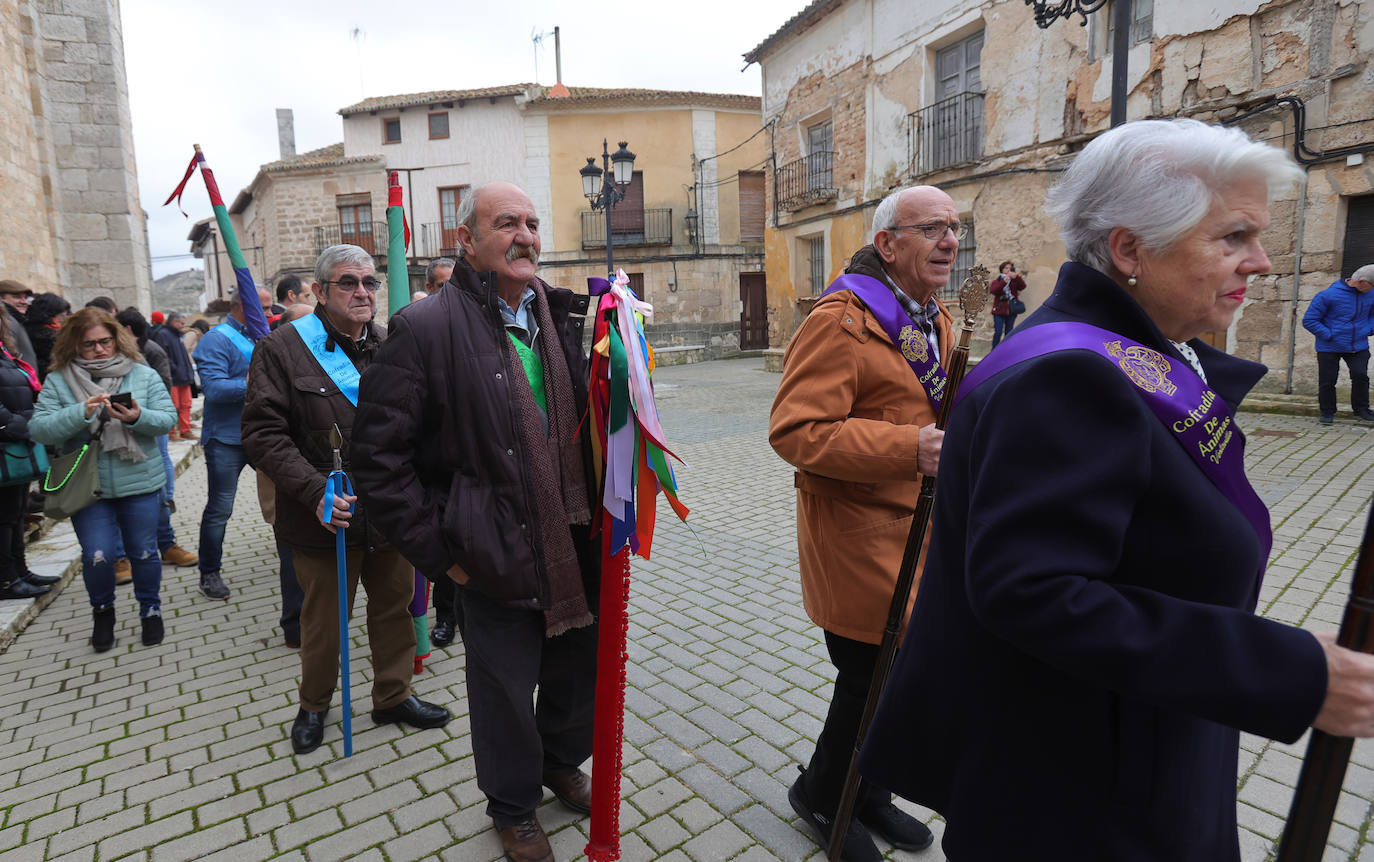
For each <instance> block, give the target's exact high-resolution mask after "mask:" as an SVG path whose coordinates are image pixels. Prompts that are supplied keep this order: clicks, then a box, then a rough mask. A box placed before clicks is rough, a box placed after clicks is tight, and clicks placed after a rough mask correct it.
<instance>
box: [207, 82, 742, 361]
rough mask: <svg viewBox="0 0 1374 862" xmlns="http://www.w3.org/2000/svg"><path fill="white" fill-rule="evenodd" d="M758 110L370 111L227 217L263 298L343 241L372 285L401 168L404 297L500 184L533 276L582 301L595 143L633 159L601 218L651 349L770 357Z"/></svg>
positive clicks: (591, 96)
mask: <svg viewBox="0 0 1374 862" xmlns="http://www.w3.org/2000/svg"><path fill="white" fill-rule="evenodd" d="M553 92H557V93H558V95H553ZM759 107H760V102H759V99H758V98H757V97H753V96H738V95H728V94H717V93H693V92H675V91H663V90H635V89H616V90H606V89H598V88H576V87H574V88H571V89H569V88H567V87H561V88H558V89H557V90H553V89H552V88H545V87H541V86H539V85H535V84H514V85H510V86H506V87H491V88H484V89H481V90H443V91H432V92H425V93H411V94H400V95H394V96H381V97H374V98H369V99H365V100H363V101H362V102H359V103H357V104H354V105H350V106H348V107H346V108H343V109H341V110H340V111H339V113H340V114H341V115H342V117H343V132H344V140H343V143H341V144H334V145H332V146H329V147H325V148H322V149H320V150H316V151H314V152H311V153H304V154H301V155H293V156H286V157H283V158H282V159H280V160H278V161H276V162H272V163H269V164H266V165H263V166H262V167H261V169H260V170H259V172H258V174H257V176H256V177H255V178H254V180H253V182H252V184H250V185H249V186H248V188H246V189H244V190H243V191H242V192H240V193H239V195H238V197H237V198H236V199H235V200H234V202H233V203H232V204H231V205H230V207H229V210H230V214H231V218H232V219H233V220H234V221H235V228H236V231H237V233H238V236H239V240H240V244H241V245H242V246H243V251H244V256H245V258H247V260H248V264H249V267H250V269H252V271H253V273H254V275H255V276H257V277H258V278H260V279H262V280H263V282H264V283H274V282H275V281H276V280H277V279H278V278H280V277H281V276H283V275H285V274H287V273H296V274H299V275H302V276H303V277H304V276H305V275H307V274H308V273H309V272H310V270H311V268H312V267H313V265H314V261H315V257H316V256H317V255H318V253H319V251H320V250H321V249H322V248H324V247H325V246H327V245H332V244H333V243H336V242H340V241H344V242H355V243H357V244H359V245H362V246H363V247H365V248H368V249H369V250H370V251H372V252H373V254H374V257H376V258H377V259H378V268H379V269H382V270H384V269H385V268H386V265H387V261H386V259H385V258H386V251H387V249H386V247H385V246H386V239H385V237H386V228H385V224H384V222H385V209H386V174H387V171H388V170H400V181H401V185H402V188H403V189H404V190H405V210H406V215H407V218H408V219H409V220H410V222H411V236H412V245H411V248H410V251H411V257H410V262H409V267H408V273H409V280H410V283H409V285H408V292H410V291H414V290H417V289H419V288H420V286H421V284H422V283H423V273H424V269H425V267H426V266H427V264H428V263H429V261H430V260H432V259H434V258H435V257H441V256H447V257H453V256H455V255H456V251H457V226H458V224H457V220H456V216H457V210H458V207H459V205H460V204H461V202H462V200H463V199H464V198H466V196H467V195H468V194H470V192H471V190H472V189H473V188H475V187H476V186H478V185H481V184H483V183H486V182H491V181H493V180H508V181H511V182H515V183H517V184H519V185H521V186H522V187H524V188H525V189H526V190H527V191H528V192H529V195H530V197H531V199H532V200H533V201H534V204H535V208H536V211H538V212H539V213H540V215H541V217H542V225H541V229H540V236H541V240H542V246H543V267H544V270H543V274H544V277H545V278H546V279H548V280H549V281H550V282H552V283H555V284H558V285H561V286H565V287H570V288H573V289H575V290H585V289H586V279H587V277H588V276H593V275H605V268H606V267H605V248H606V236H605V234H606V229H605V219H604V214H603V213H592V212H591V211H590V208H589V205H588V202H587V200H586V199H585V198H584V197H583V194H582V186H581V178H580V175H579V173H578V171H579V170H580V169H581V168H582V167H584V165H585V164H586V157H587V156H591V155H596V156H597V164H598V165H599V164H600V153H601V144H602V141H603V139H606V138H615V139H617V140H621V139H623V140H627V141H629V142H630V146H631V148H632V149H633V150H634V151H636V152H637V153H638V154H639V155H638V158H637V159H636V162H635V180H634V182H633V183H632V187H631V189H630V191H631V194H630V195H629V196H628V197H627V198H626V200H625V201H623V202H621V203H620V204H618V205H617V206H616V207H615V209H614V210H613V211H612V249H613V251H614V254H615V258H616V261H617V264H618V265H620V266H622V267H623V268H624V269H625V270H626V272H627V274H629V276H630V278H631V280H632V283H633V284H634V286H635V287H636V289H637V290H638V291H640V293H641V294H642V295H647V298H648V300H649V301H650V302H651V303H653V304H654V306H655V316H654V319H653V321H652V322H651V323H650V324H649V331H650V333H651V339H652V340H653V343H654V344H655V346H656V347H659V348H660V354H661V359H662V361H664V362H665V363H669V362H674V361H678V360H684V359H699V358H708V357H714V356H723V355H729V354H732V353H736V352H738V351H739V350H740V349H741V347H742V346H744V347H754V348H762V347H765V346H766V345H767V340H766V339H767V333H766V316H765V307H766V305H765V287H764V272H763V213H764V205H763V196H764V191H763V185H764V179H763V174H762V169H763V166H764V160H765V157H766V146H765V140H764V138H763V136H762V135H761V134H759V131H760V129H759ZM611 148H612V149H615V148H616V144H615V143H612V144H611ZM214 233H215V231H214V224H213V222H210V223H207V224H206V225H204V226H203V227H202V226H198V228H197V229H193V231H192V236H191V237H189V238H190V239H191V240H192V242H193V245H194V246H195V248H197V249H199V251H198V254H200V255H205V256H213V255H214V246H215V240H214ZM208 271H209V268H208V267H207V272H208ZM224 271H225V272H228V269H227V267H226V268H224ZM212 278H213V276H211V275H207V279H212ZM378 307H379V308H381V309H384V308H386V307H387V298H386V296H385V295H379V297H378ZM751 312H752V316H751ZM751 337H752V338H753V343H751V342H750V338H751Z"/></svg>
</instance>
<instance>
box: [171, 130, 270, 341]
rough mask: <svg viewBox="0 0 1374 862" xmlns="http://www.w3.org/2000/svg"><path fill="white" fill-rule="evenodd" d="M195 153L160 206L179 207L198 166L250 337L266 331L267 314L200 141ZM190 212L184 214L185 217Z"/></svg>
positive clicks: (195, 145) (259, 335)
mask: <svg viewBox="0 0 1374 862" xmlns="http://www.w3.org/2000/svg"><path fill="white" fill-rule="evenodd" d="M193 146H194V147H195V148H196V154H195V156H193V157H192V158H191V164H189V165H187V167H186V174H185V176H183V177H182V178H181V182H180V183H177V187H176V188H175V189H173V190H172V193H171V194H170V195H168V196H167V200H165V201H163V202H162V205H163V206H167V204H169V203H171V202H172V201H176V202H177V208H178V209H180V208H181V195H182V192H184V191H185V190H186V183H187V182H188V181H189V180H190V179H191V174H193V173H195V171H196V168H200V175H201V177H202V178H204V180H205V191H206V192H208V193H209V195H210V206H211V207H212V208H213V209H214V211H215V223H216V224H218V225H219V233H220V236H221V237H223V238H224V250H225V251H226V252H228V253H229V265H230V266H232V267H233V268H234V280H235V281H237V282H238V289H239V296H241V297H243V323H244V327H245V328H246V329H247V330H248V337H249V338H251V339H252V340H254V341H257V340H258V339H259V338H262V337H263V336H265V335H267V333H268V332H269V331H270V327H268V325H267V315H266V314H264V313H263V311H262V305H261V303H259V302H258V288H257V285H256V284H254V283H253V274H252V273H250V272H249V271H248V263H247V262H246V261H245V260H244V259H243V252H242V251H241V250H240V249H239V240H238V237H237V236H236V235H235V234H234V226H233V224H231V223H230V221H229V211H228V210H227V209H225V208H224V198H222V197H220V194H219V185H218V184H217V183H216V182H215V174H214V172H213V171H211V170H210V166H209V165H208V164H206V162H205V154H204V153H202V152H201V151H200V144H194V145H193ZM181 214H182V215H186V210H181ZM189 217H190V216H187V218H189Z"/></svg>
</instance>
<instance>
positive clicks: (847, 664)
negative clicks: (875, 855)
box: [802, 632, 892, 817]
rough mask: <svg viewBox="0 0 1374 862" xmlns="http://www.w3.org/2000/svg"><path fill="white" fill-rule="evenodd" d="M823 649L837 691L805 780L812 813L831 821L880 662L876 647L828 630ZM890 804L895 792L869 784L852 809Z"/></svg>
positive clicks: (804, 783) (865, 784)
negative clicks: (833, 668) (874, 669)
mask: <svg viewBox="0 0 1374 862" xmlns="http://www.w3.org/2000/svg"><path fill="white" fill-rule="evenodd" d="M825 647H826V649H827V650H829V651H830V661H831V662H832V663H833V664H834V665H835V671H836V673H835V693H834V694H833V695H832V696H831V698H830V710H829V712H827V713H826V715H825V725H824V726H823V727H822V728H821V735H820V736H819V737H818V738H817V739H816V752H815V753H814V754H812V755H811V763H810V764H809V765H808V766H807V767H806V775H805V776H804V777H803V778H802V794H803V795H804V796H805V797H806V799H807V801H808V802H810V803H811V806H812V810H813V811H815V812H816V813H818V814H824V815H826V816H827V817H833V816H834V814H835V810H836V809H838V808H839V807H840V794H841V793H842V792H843V791H844V779H845V775H847V774H848V772H849V761H850V760H851V759H852V758H853V756H854V741H855V740H856V739H858V736H859V723H860V722H861V721H862V720H863V714H864V702H865V701H867V700H868V689H869V685H870V684H871V683H872V682H873V668H874V666H875V665H877V663H878V646H877V644H866V643H864V642H862V641H856V640H850V639H849V638H846V637H840V636H839V635H837V634H833V633H832V632H826V633H825ZM891 801H892V794H890V793H886V792H884V791H882V790H880V789H878V788H875V787H873V786H872V785H871V784H869V783H868V782H867V781H865V782H863V783H862V784H860V785H859V797H858V800H857V801H856V802H855V804H854V810H855V811H856V812H857V811H865V810H868V809H870V808H873V807H876V806H879V805H883V804H885V803H888V802H891Z"/></svg>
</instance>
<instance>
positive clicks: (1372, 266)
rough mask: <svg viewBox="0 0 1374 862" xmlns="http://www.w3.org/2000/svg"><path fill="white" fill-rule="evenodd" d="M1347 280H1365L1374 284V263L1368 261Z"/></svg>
mask: <svg viewBox="0 0 1374 862" xmlns="http://www.w3.org/2000/svg"><path fill="white" fill-rule="evenodd" d="M1347 281H1363V282H1367V283H1369V284H1374V263H1367V264H1365V265H1364V266H1362V267H1360V268H1359V269H1357V270H1355V271H1354V272H1352V273H1351V274H1350V278H1348V279H1347Z"/></svg>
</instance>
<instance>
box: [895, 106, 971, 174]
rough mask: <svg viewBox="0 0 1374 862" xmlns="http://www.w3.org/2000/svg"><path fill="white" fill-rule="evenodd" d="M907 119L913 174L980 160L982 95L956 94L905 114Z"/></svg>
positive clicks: (926, 172)
mask: <svg viewBox="0 0 1374 862" xmlns="http://www.w3.org/2000/svg"><path fill="white" fill-rule="evenodd" d="M907 120H908V123H909V128H910V133H909V134H910V149H911V170H912V172H913V173H914V174H917V175H920V174H928V173H930V172H931V171H938V170H939V169H940V168H947V167H949V166H950V165H957V164H960V163H962V162H973V161H977V160H978V159H981V158H982V157H983V134H984V129H983V94H982V93H974V92H963V93H956V94H955V95H953V96H950V97H949V98H948V99H941V100H940V101H938V102H936V103H935V104H933V105H930V106H928V107H925V108H922V109H921V110H919V111H917V112H916V113H914V114H910V115H908V117H907Z"/></svg>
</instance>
